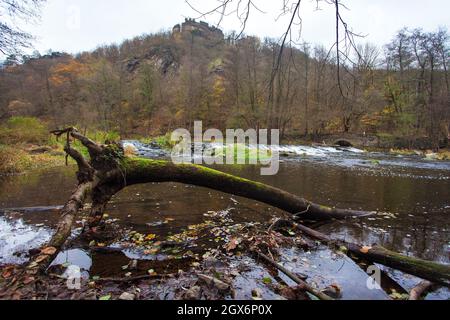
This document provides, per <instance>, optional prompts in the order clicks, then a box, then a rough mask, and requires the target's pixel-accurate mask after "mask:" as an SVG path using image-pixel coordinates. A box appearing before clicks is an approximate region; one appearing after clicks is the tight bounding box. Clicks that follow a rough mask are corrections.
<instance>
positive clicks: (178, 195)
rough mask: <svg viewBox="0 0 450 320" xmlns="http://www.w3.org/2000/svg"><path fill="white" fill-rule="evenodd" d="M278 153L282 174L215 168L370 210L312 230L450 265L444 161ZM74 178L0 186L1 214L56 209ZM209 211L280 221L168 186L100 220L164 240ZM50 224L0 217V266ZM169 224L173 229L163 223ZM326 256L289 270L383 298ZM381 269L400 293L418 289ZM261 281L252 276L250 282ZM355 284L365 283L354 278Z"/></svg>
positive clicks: (255, 206) (67, 172)
mask: <svg viewBox="0 0 450 320" xmlns="http://www.w3.org/2000/svg"><path fill="white" fill-rule="evenodd" d="M126 143H129V144H133V145H134V146H136V147H137V149H138V150H139V153H140V155H141V156H143V157H149V158H164V157H167V154H166V153H165V152H164V151H163V150H160V149H158V148H156V147H155V146H150V145H143V144H141V143H138V142H135V141H127V142H126ZM279 151H280V152H281V154H282V157H281V163H280V171H279V173H278V174H277V175H275V176H261V175H260V168H258V167H256V166H250V165H245V166H237V165H234V166H226V165H224V166H216V169H219V170H222V171H225V172H228V173H231V174H235V175H238V176H241V177H245V178H249V179H252V180H256V181H261V182H264V183H267V184H270V185H273V186H275V187H279V188H281V189H284V190H286V191H289V192H291V193H294V194H298V195H300V196H302V197H305V198H307V199H309V200H311V201H314V202H316V203H321V204H324V205H328V206H336V207H341V208H351V209H360V210H367V211H377V212H378V214H377V215H376V216H375V217H372V218H366V219H361V220H359V219H358V220H348V221H339V222H333V223H329V224H325V225H322V226H320V227H319V230H320V231H322V232H324V233H327V234H330V235H331V236H333V237H337V238H341V239H345V240H347V241H352V242H358V243H362V244H366V245H371V244H375V243H377V244H380V245H382V246H384V247H386V248H388V249H392V250H394V251H398V252H402V253H404V254H407V255H411V256H415V257H418V258H423V259H427V260H433V261H438V262H441V263H450V258H449V252H450V251H449V245H450V237H449V215H450V162H445V161H429V160H425V159H423V158H422V157H420V156H396V155H392V154H386V153H372V152H363V151H361V150H358V149H353V148H348V149H345V148H329V147H307V146H282V147H280V149H279ZM74 172H75V168H73V167H69V168H54V169H48V170H37V171H35V172H31V173H28V174H26V175H20V176H12V177H5V178H2V179H1V180H0V208H19V207H37V206H56V205H61V204H64V202H65V201H66V200H67V198H68V196H69V195H70V193H71V191H72V190H73V188H74V187H75V186H76V180H75V175H74ZM212 211H214V212H221V211H229V212H230V215H231V216H232V217H233V219H234V220H235V221H236V222H250V221H257V222H258V221H259V222H264V221H267V220H269V219H271V218H272V217H273V216H277V215H281V214H282V212H280V211H279V210H277V209H275V208H271V207H269V206H267V205H265V204H261V203H257V202H255V201H251V200H248V199H242V198H238V197H234V196H230V195H227V194H224V193H221V192H216V191H212V190H208V189H204V188H199V187H193V186H185V185H181V184H175V183H166V184H148V185H140V186H133V187H130V188H127V189H125V190H124V191H122V192H121V193H119V194H118V195H117V196H116V197H114V199H113V201H112V203H111V205H110V206H109V208H108V211H107V212H108V214H109V216H110V219H117V223H118V224H119V225H120V226H121V227H123V228H127V229H131V230H135V231H138V232H142V233H155V234H157V235H158V236H165V235H167V234H173V233H177V232H180V231H182V230H184V229H185V228H186V227H187V226H189V225H194V224H198V223H201V222H202V221H204V219H205V216H204V215H205V214H207V213H208V212H212ZM57 219H58V212H57V210H43V211H38V212H33V213H30V212H28V213H24V212H20V211H18V210H12V211H5V210H0V264H6V263H23V262H25V261H26V255H25V252H26V250H27V249H29V248H30V247H37V246H39V245H40V244H42V243H44V242H45V241H46V240H48V239H49V237H50V235H51V233H52V230H53V228H54V226H55V223H56V221H57ZM167 219H170V221H171V223H169V224H167V223H164V221H167ZM76 232H77V231H75V233H76ZM290 254H293V253H292V252H291V253H289V252H286V255H287V256H289V255H290ZM330 255H332V253H330V252H329V251H328V250H325V249H324V251H322V252H319V253H315V254H314V255H312V256H310V257H309V258H308V260H309V263H308V264H306V267H305V265H303V268H302V266H301V265H298V264H297V265H295V264H292V265H290V267H291V268H292V269H295V270H298V271H299V272H300V271H303V272H307V271H308V270H310V271H311V268H308V267H307V266H310V265H313V266H314V268H313V269H314V270H316V272H317V273H318V274H319V273H322V274H323V273H326V274H329V275H330V276H331V275H332V276H331V277H332V278H333V281H334V280H335V281H338V282H340V284H341V285H343V286H344V287H345V286H346V285H347V287H348V288H349V289H348V290H347V292H348V294H347V295H346V296H344V298H348V299H356V298H372V299H383V298H386V297H385V296H383V295H381V294H374V293H371V292H369V291H367V290H364V288H362V289H361V288H359V289H358V285H361V283H364V281H363V280H364V277H366V275H364V272H362V271H361V270H360V269H358V268H357V267H355V266H354V264H353V262H351V260H350V261H348V260H342V261H341V260H339V259H332V258H330ZM327 257H328V258H327ZM129 258H131V259H136V258H140V257H139V255H133V253H131V252H125V256H121V257H118V258H117V260H118V261H117V262H116V264H117V267H118V268H119V269H120V265H123V264H126V260H127V259H129ZM319 258H320V259H319ZM67 261H69V262H71V263H77V264H78V265H80V266H82V267H83V268H84V269H85V270H86V272H90V274H91V275H92V274H95V275H103V276H106V275H107V274H108V272H109V271H108V270H111V263H112V260H111V258H110V257H107V256H105V255H101V254H98V253H92V252H89V251H88V250H81V248H72V249H71V250H69V251H67V252H64V253H63V254H60V256H59V257H58V262H61V263H64V262H67ZM314 261H315V262H314ZM287 265H289V263H287ZM319 271H320V272H319ZM387 271H388V272H389V273H390V275H391V276H392V277H393V278H394V279H396V280H398V281H399V282H400V284H401V285H402V286H403V287H404V288H405V289H407V290H409V289H410V288H411V287H413V286H414V285H415V284H416V283H417V281H418V279H416V278H414V277H410V276H405V275H403V274H401V273H399V272H394V271H392V270H387ZM254 272H256V271H254ZM361 272H362V274H361ZM260 276H261V275H260V274H258V272H256V275H254V277H256V278H258V277H260ZM361 277H362V279H363V280H361V281H357V280H356V279H358V278H361ZM246 281H248V280H244V279H241V282H240V284H241V285H242V286H244V287H245V286H246ZM239 297H241V298H248V297H247V296H245V295H242V296H239ZM267 297H268V298H270V297H271V296H270V295H269V296H267ZM449 297H450V294H449V293H448V290H445V289H442V290H440V291H438V292H437V293H435V294H433V295H430V296H429V298H432V299H433V298H434V299H448V298H449Z"/></svg>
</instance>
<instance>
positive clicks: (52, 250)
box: [41, 247, 58, 256]
mask: <svg viewBox="0 0 450 320" xmlns="http://www.w3.org/2000/svg"><path fill="white" fill-rule="evenodd" d="M56 251H58V250H57V249H56V248H55V247H47V248H44V249H42V250H41V253H42V254H46V255H48V256H51V255H54V254H55V253H56Z"/></svg>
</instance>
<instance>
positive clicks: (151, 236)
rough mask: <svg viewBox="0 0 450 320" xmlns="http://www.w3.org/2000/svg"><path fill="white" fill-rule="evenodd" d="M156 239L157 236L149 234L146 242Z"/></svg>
mask: <svg viewBox="0 0 450 320" xmlns="http://www.w3.org/2000/svg"><path fill="white" fill-rule="evenodd" d="M155 238H156V234H149V235H147V236H146V237H145V240H147V241H151V240H153V239H155Z"/></svg>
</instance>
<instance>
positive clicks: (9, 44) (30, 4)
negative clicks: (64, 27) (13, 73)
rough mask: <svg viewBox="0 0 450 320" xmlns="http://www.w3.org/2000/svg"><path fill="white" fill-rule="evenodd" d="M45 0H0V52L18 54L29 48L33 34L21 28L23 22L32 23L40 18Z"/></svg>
mask: <svg viewBox="0 0 450 320" xmlns="http://www.w3.org/2000/svg"><path fill="white" fill-rule="evenodd" d="M44 2H45V0H20V1H19V0H0V19H1V21H0V53H2V54H5V55H15V54H19V53H20V52H21V51H22V50H23V49H25V48H30V47H31V43H32V40H33V36H32V35H31V34H30V33H28V32H26V31H24V30H22V28H21V27H20V24H21V23H23V22H25V21H26V22H27V23H33V22H36V21H37V20H38V19H39V18H40V8H41V6H42V4H43V3H44Z"/></svg>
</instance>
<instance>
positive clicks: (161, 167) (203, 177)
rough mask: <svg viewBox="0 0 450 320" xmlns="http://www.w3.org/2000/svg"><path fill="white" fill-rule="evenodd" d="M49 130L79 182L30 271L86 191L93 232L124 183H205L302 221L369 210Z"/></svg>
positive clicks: (55, 248) (45, 259) (49, 255)
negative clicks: (130, 154)
mask: <svg viewBox="0 0 450 320" xmlns="http://www.w3.org/2000/svg"><path fill="white" fill-rule="evenodd" d="M53 133H54V134H55V135H57V136H58V137H59V136H61V135H67V145H66V148H65V150H66V152H67V154H68V155H69V156H71V157H72V158H73V159H74V160H75V161H76V162H77V164H78V168H79V171H78V172H77V178H78V182H79V185H78V188H77V189H76V190H75V192H74V193H73V194H72V196H71V198H70V199H69V201H68V202H67V204H66V205H65V206H64V208H63V209H62V210H61V218H60V221H59V223H58V227H57V230H56V232H55V234H54V235H53V237H52V239H51V240H50V242H49V243H48V245H47V246H46V247H44V248H43V249H42V250H41V253H39V254H38V255H37V256H36V257H34V258H33V259H31V265H32V268H31V269H33V270H39V271H44V270H45V269H46V268H47V266H48V265H49V264H50V263H51V261H52V259H53V258H54V257H55V256H56V254H57V253H58V252H59V251H60V250H61V248H62V246H63V245H64V243H65V241H66V240H67V238H68V237H69V235H70V232H71V228H72V224H73V222H74V221H75V218H76V215H77V213H78V211H79V210H80V209H81V208H82V207H83V204H84V201H85V199H86V198H87V196H89V195H90V196H92V199H93V205H92V208H91V213H90V218H89V227H90V230H91V231H92V230H94V229H95V228H96V227H97V226H98V225H99V224H100V222H101V220H102V217H103V212H104V210H105V208H106V205H107V203H108V202H109V200H110V199H111V197H112V196H113V195H114V194H116V193H117V192H119V191H120V190H122V189H123V188H125V187H126V186H130V185H135V184H145V183H152V182H179V183H185V184H190V185H196V186H201V187H206V188H210V189H215V190H218V191H222V192H225V193H229V194H233V195H236V196H242V197H246V198H249V199H253V200H257V201H261V202H264V203H266V204H268V205H271V206H274V207H277V208H280V209H282V210H285V211H287V212H290V213H292V214H295V215H296V216H298V217H301V218H302V219H303V220H329V219H343V218H347V217H362V216H368V215H371V214H373V213H371V212H365V211H353V210H344V209H335V208H329V207H325V206H321V205H318V204H315V203H312V202H310V201H307V200H305V199H303V198H300V197H298V196H296V195H293V194H291V193H288V192H286V191H283V190H280V189H277V188H274V187H271V186H268V185H266V184H263V183H259V182H254V181H251V180H247V179H242V178H238V177H235V176H232V175H229V174H226V173H223V172H220V171H217V170H213V169H208V168H205V167H202V166H197V165H192V164H182V165H176V164H173V163H171V162H168V161H158V160H150V159H140V158H127V157H125V156H124V153H123V149H122V148H121V147H120V146H118V145H114V144H112V145H98V144H96V143H95V142H93V141H92V140H89V139H88V138H86V137H84V136H82V135H81V134H79V133H78V131H77V130H76V129H75V128H69V129H65V130H58V131H54V132H53ZM71 138H73V139H77V140H79V141H80V142H81V143H82V144H83V145H84V146H85V147H86V148H87V149H88V151H89V154H90V158H91V160H90V162H88V161H87V160H86V159H84V157H83V156H82V155H81V154H80V153H79V152H78V151H76V150H75V149H72V148H71V146H70V139H71Z"/></svg>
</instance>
